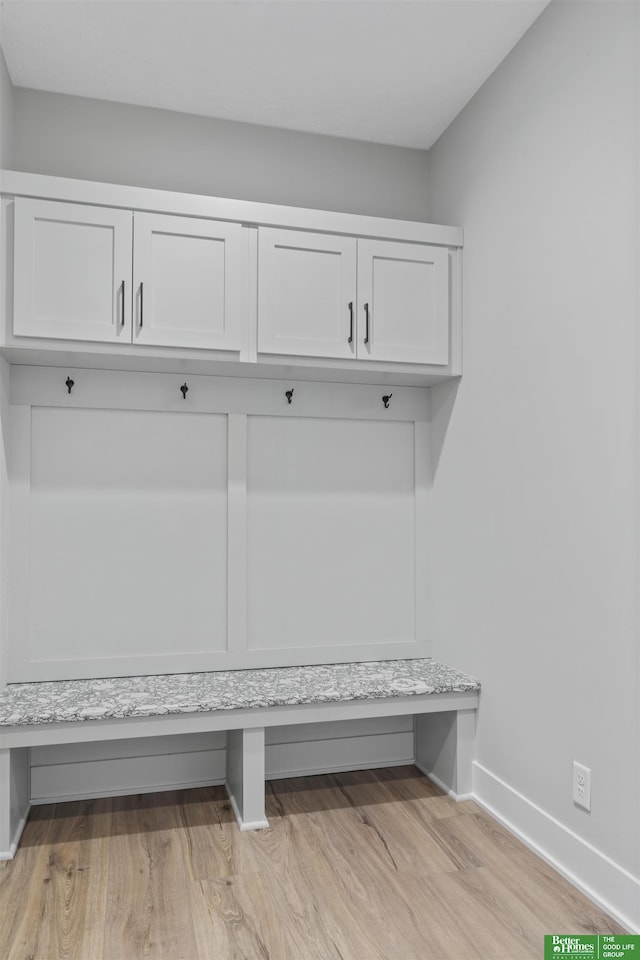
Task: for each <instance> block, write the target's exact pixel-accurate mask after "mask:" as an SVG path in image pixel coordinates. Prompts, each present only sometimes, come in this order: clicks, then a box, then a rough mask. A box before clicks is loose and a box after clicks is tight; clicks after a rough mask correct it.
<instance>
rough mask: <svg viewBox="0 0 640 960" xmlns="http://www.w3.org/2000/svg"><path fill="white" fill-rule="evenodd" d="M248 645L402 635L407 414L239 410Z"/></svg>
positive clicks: (409, 592) (394, 640) (401, 639)
mask: <svg viewBox="0 0 640 960" xmlns="http://www.w3.org/2000/svg"><path fill="white" fill-rule="evenodd" d="M248 440H249V442H248V449H249V461H248V479H247V500H248V545H249V560H248V592H249V600H248V643H249V647H250V649H254V650H264V649H283V648H285V649H291V648H298V649H299V650H300V651H301V655H304V651H306V650H311V651H312V650H313V648H317V647H325V648H326V647H329V648H332V647H335V649H336V654H335V656H336V658H337V659H340V650H341V649H348V648H351V649H353V648H354V647H359V648H360V649H361V650H362V651H363V655H364V656H365V657H366V656H368V655H369V651H368V649H367V648H369V647H371V648H372V650H371V652H372V653H373V652H374V650H375V645H378V644H384V645H385V652H386V653H387V654H388V655H389V656H393V646H394V645H395V644H401V643H404V644H406V643H407V642H414V640H415V635H416V628H415V480H414V427H413V424H412V423H407V422H395V423H384V422H380V421H356V420H322V419H293V418H291V419H289V418H275V417H251V418H250V419H249V435H248Z"/></svg>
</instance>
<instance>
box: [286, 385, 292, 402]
mask: <svg viewBox="0 0 640 960" xmlns="http://www.w3.org/2000/svg"><path fill="white" fill-rule="evenodd" d="M284 395H285V397H286V398H287V403H291V401H292V400H293V387H291V390H285V392H284Z"/></svg>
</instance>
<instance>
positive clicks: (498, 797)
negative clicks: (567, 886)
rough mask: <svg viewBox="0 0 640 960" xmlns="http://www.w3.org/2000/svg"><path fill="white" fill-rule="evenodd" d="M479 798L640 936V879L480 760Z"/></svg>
mask: <svg viewBox="0 0 640 960" xmlns="http://www.w3.org/2000/svg"><path fill="white" fill-rule="evenodd" d="M473 799H474V800H476V801H477V802H478V803H479V804H480V805H481V806H482V807H484V809H485V810H486V811H487V812H488V813H490V814H491V816H492V817H495V819H496V820H498V821H499V822H500V823H502V824H503V825H504V826H505V827H506V828H507V830H509V831H510V832H511V833H513V834H514V835H515V836H516V837H518V839H519V840H522V842H523V843H524V844H526V846H528V847H529V848H530V849H531V850H533V852H534V853H537V854H538V856H540V857H542V859H543V860H545V861H546V862H547V863H549V864H550V865H551V866H552V867H553V868H554V869H555V870H557V871H558V873H560V874H562V876H563V877H565V878H566V879H567V880H568V881H569V882H570V883H572V884H573V885H574V886H575V887H577V888H578V889H579V890H580V891H582V893H584V894H585V896H587V897H589V899H590V900H593V902H594V903H596V904H597V905H598V906H599V907H600V908H601V909H602V910H604V911H605V912H606V913H608V914H609V915H610V916H611V917H613V918H614V920H617V922H618V923H620V924H621V925H622V926H623V927H625V928H626V929H627V930H628V931H629V932H630V933H640V879H638V878H637V877H634V876H633V874H631V873H630V872H629V871H628V870H626V869H625V868H624V867H621V866H620V865H619V864H617V863H615V861H613V860H612V859H611V858H610V857H608V856H606V854H604V853H602V852H601V851H600V850H597V849H596V848H595V847H594V846H592V845H591V844H590V843H588V842H587V841H586V840H583V839H582V837H579V836H578V834H577V833H574V831H573V830H570V829H569V828H568V827H566V826H565V825H564V824H562V823H560V821H559V820H556V819H555V817H552V816H551V815H550V814H548V813H546V812H545V811H544V810H543V809H542V808H541V807H539V806H537V804H535V803H533V802H532V801H531V800H528V799H527V797H525V796H524V795H523V794H521V793H519V792H518V791H517V790H515V789H514V788H513V787H511V786H509V784H508V783H505V781H504V780H501V779H500V777H498V776H496V775H495V774H493V773H491V771H490V770H487V769H486V767H483V766H482V764H480V763H478V762H477V761H474V764H473Z"/></svg>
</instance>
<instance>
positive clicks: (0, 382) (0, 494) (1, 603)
mask: <svg viewBox="0 0 640 960" xmlns="http://www.w3.org/2000/svg"><path fill="white" fill-rule="evenodd" d="M12 164H13V87H12V86H11V81H10V79H9V74H8V72H7V67H6V64H5V61H4V54H3V52H2V14H1V11H0V169H2V168H3V167H11V166H12ZM3 259H4V237H3V235H2V233H1V232H0V262H2V260H3ZM1 276H2V270H1V269H0V277H1ZM2 287H3V283H2V282H1V281H0V323H2V318H3V316H4V303H3V300H4V293H3V290H2ZM8 394H9V365H8V363H7V362H6V360H0V571H2V576H0V638H3V640H4V638H5V637H6V616H7V603H6V591H5V582H6V578H5V573H6V569H7V563H6V559H5V550H6V544H7V510H6V492H7V457H6V448H5V444H6V428H7V423H8V405H9V401H8ZM5 646H6V644H4V642H2V643H0V683H4V680H5V661H4V648H5Z"/></svg>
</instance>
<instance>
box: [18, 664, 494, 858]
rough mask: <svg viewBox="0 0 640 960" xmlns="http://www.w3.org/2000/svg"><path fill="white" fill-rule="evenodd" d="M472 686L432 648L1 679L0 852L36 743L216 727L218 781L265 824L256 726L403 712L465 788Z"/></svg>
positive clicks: (249, 823)
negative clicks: (220, 739)
mask: <svg viewBox="0 0 640 960" xmlns="http://www.w3.org/2000/svg"><path fill="white" fill-rule="evenodd" d="M479 690H480V684H479V683H478V681H477V680H475V679H474V678H472V677H469V676H466V675H465V674H463V673H460V672H459V671H457V670H454V669H453V668H451V667H448V666H446V665H445V664H442V663H439V662H437V661H435V660H431V659H421V660H386V661H375V662H368V663H338V664H328V665H327V664H325V665H321V666H302V667H271V668H261V669H252V670H230V671H219V672H212V673H185V674H172V675H160V676H145V677H118V678H110V679H98V680H60V681H44V682H34V683H16V684H8V685H7V686H5V687H4V688H3V689H2V690H1V691H0V859H9V858H11V857H13V856H14V854H15V850H16V848H17V844H18V842H19V838H20V834H21V832H22V828H23V826H24V823H25V821H26V817H27V815H28V811H29V804H30V800H29V769H30V759H29V749H30V748H31V747H34V746H42V745H46V744H54V743H56V744H57V743H78V742H87V741H99V740H114V739H123V738H131V737H147V736H159V735H171V734H178V733H195V732H203V731H220V730H226V731H228V744H227V776H226V787H227V792H228V793H229V798H230V801H231V804H232V807H233V809H234V812H235V814H236V817H237V820H238V823H239V825H240V828H241V829H245V830H247V829H259V828H261V827H265V826H268V823H267V820H266V817H265V813H264V780H265V777H264V753H265V737H264V732H265V728H267V727H272V726H282V725H286V724H296V723H313V722H325V721H328V720H346V719H356V718H366V717H381V716H393V715H403V714H404V715H406V714H412V715H415V717H416V764H417V766H419V767H420V769H422V770H423V771H424V772H425V773H427V774H428V775H429V776H431V777H432V778H433V779H434V780H436V782H438V783H440V785H441V786H443V787H444V788H445V789H446V790H447V791H448V792H449V793H450V794H451V795H453V796H457V797H461V796H466V795H468V794H469V793H470V790H471V779H470V778H471V761H472V755H473V740H474V731H475V712H476V708H477V705H478V698H479ZM430 714H432V715H433V714H437V715H438V716H437V717H436V716H429V715H430ZM427 721H428V722H427Z"/></svg>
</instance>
